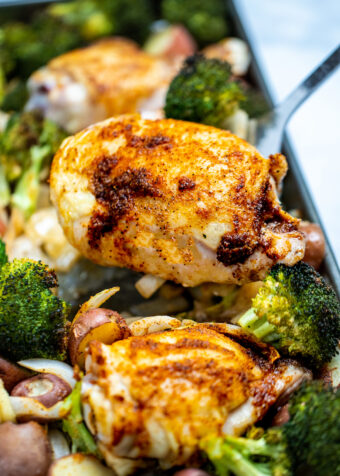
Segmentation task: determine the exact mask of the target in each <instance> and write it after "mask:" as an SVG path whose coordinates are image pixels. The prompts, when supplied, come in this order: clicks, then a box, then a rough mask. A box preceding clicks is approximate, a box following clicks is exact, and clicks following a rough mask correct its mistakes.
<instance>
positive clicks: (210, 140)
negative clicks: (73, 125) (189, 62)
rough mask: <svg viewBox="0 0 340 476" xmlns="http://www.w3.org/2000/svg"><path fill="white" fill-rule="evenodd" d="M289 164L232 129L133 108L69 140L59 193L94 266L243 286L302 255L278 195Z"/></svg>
mask: <svg viewBox="0 0 340 476" xmlns="http://www.w3.org/2000/svg"><path fill="white" fill-rule="evenodd" d="M286 167H287V166H286V161H285V159H284V157H283V156H281V155H276V156H273V157H271V158H269V159H265V158H264V157H262V156H261V155H260V154H259V153H258V152H257V151H256V149H255V148H254V147H252V146H250V145H249V144H247V143H246V142H245V141H243V140H241V139H239V138H238V137H236V136H234V135H232V134H230V133H229V132H227V131H222V130H219V129H215V128H213V127H209V126H205V125H199V124H193V123H189V122H182V121H175V120H171V119H162V120H156V121H152V120H146V119H141V118H140V117H139V116H138V115H127V116H121V117H117V118H112V119H109V120H107V121H105V122H102V123H99V124H96V125H93V126H91V127H89V128H88V129H86V130H84V131H82V132H81V133H79V134H77V135H75V136H73V137H70V138H68V139H66V141H64V143H63V144H62V147H61V148H60V150H59V151H58V153H57V154H56V156H55V158H54V160H53V164H52V170H51V178H50V180H51V197H52V201H53V203H54V204H55V205H56V206H57V208H58V210H59V216H60V220H61V224H62V226H63V228H64V231H65V233H66V236H67V238H68V239H69V241H70V242H71V244H72V245H73V246H75V247H76V248H78V249H79V251H80V252H81V253H82V254H83V255H85V256H86V257H87V258H89V259H91V260H93V261H94V262H96V263H99V264H102V265H106V266H121V267H128V268H132V269H134V270H137V271H141V272H144V273H149V274H154V275H156V276H159V277H161V278H164V279H169V280H173V281H176V282H178V283H181V284H183V285H184V286H195V285H198V284H200V283H203V282H216V283H239V284H241V283H244V282H247V281H251V280H259V279H262V278H263V276H264V274H265V273H266V271H267V270H268V269H269V268H270V267H271V266H272V265H273V264H274V263H276V262H282V263H286V264H288V265H293V264H294V263H296V262H297V261H299V260H300V259H302V258H303V255H304V240H303V236H302V234H301V233H300V232H298V231H297V225H298V220H297V219H295V218H293V217H291V216H290V215H288V214H287V213H286V212H284V211H283V210H282V209H281V207H280V204H279V201H278V199H277V195H276V187H277V185H278V184H279V183H280V181H281V179H282V176H283V175H284V173H285V172H286Z"/></svg>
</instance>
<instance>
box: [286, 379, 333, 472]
mask: <svg viewBox="0 0 340 476" xmlns="http://www.w3.org/2000/svg"><path fill="white" fill-rule="evenodd" d="M289 414H290V420H289V422H288V423H286V424H285V425H284V426H283V431H284V434H285V436H286V439H287V442H288V444H289V449H290V453H291V455H292V457H293V462H294V467H295V468H296V474H313V476H334V475H336V474H340V451H339V448H340V424H339V415H340V388H337V389H334V388H332V387H330V386H329V387H325V385H324V383H323V382H317V381H314V382H309V383H305V384H303V385H302V386H301V387H300V388H299V390H298V391H297V392H296V393H295V394H294V395H293V396H292V398H291V400H290V402H289ZM299 470H301V471H303V473H301V471H299Z"/></svg>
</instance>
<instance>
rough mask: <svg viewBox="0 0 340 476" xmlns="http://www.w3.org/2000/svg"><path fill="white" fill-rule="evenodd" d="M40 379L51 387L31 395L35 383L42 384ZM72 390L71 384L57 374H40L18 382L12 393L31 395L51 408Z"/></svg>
mask: <svg viewBox="0 0 340 476" xmlns="http://www.w3.org/2000/svg"><path fill="white" fill-rule="evenodd" d="M39 381H45V382H46V383H47V384H49V386H50V388H48V387H46V392H43V393H41V394H39V395H36V396H32V397H31V392H32V389H33V388H34V385H39V383H40V386H41V383H43V382H39ZM71 391H72V388H71V387H70V385H69V384H68V383H67V382H65V381H64V380H62V379H61V378H59V377H57V376H56V375H52V374H39V375H35V376H34V377H31V378H29V379H26V380H23V381H22V382H20V383H18V385H16V386H15V387H14V388H13V390H12V392H11V395H12V396H14V397H31V398H34V399H35V400H38V401H39V402H40V403H42V404H43V405H45V407H47V408H50V407H52V406H53V405H55V404H56V403H58V402H60V401H61V400H63V399H64V398H66V397H67V395H69V394H70V393H71Z"/></svg>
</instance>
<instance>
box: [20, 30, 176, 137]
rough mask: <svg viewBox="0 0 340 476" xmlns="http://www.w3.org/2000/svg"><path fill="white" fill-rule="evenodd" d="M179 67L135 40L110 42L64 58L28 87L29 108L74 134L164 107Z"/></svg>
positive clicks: (50, 64)
mask: <svg viewBox="0 0 340 476" xmlns="http://www.w3.org/2000/svg"><path fill="white" fill-rule="evenodd" d="M173 75H174V67H173V66H171V65H170V63H168V62H167V61H165V60H162V59H160V58H155V57H153V56H151V55H148V54H147V53H145V52H143V51H142V50H141V49H140V48H139V47H138V46H137V45H136V44H135V43H134V42H133V41H131V40H128V39H125V38H119V37H115V38H108V39H105V40H102V41H100V42H98V43H95V44H93V45H92V46H89V47H87V48H81V49H76V50H74V51H71V52H69V53H66V54H64V55H61V56H59V57H57V58H55V59H53V60H52V61H50V62H49V63H48V65H47V66H46V67H44V68H42V69H40V70H38V71H36V72H35V73H34V74H33V75H32V76H31V78H30V79H29V82H28V88H29V91H30V100H29V102H28V104H27V106H26V109H28V110H30V109H39V110H41V112H42V113H43V114H44V116H45V117H47V118H49V119H51V120H54V121H55V122H57V123H58V124H60V125H61V126H63V127H64V128H65V129H66V130H67V131H69V132H71V133H73V132H76V131H79V130H81V129H82V128H84V127H86V126H88V125H90V124H93V123H94V122H97V121H99V120H103V119H106V118H107V117H110V116H113V115H117V114H122V113H130V112H136V111H141V110H149V111H153V110H157V109H158V108H160V107H162V105H163V102H164V101H163V97H164V96H165V93H166V88H167V85H168V84H169V81H170V80H171V78H172V77H173Z"/></svg>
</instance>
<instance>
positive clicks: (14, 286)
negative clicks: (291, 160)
mask: <svg viewBox="0 0 340 476" xmlns="http://www.w3.org/2000/svg"><path fill="white" fill-rule="evenodd" d="M2 260H4V258H2ZM56 286H57V277H56V275H55V273H54V272H53V271H52V270H50V269H49V268H48V267H47V266H46V265H45V264H44V263H42V262H41V261H33V260H30V259H15V260H14V261H13V262H11V263H5V264H3V265H2V267H1V269H0V354H1V355H3V356H4V357H7V358H9V359H10V360H14V361H17V360H21V359H30V358H35V357H42V358H46V359H58V360H64V359H65V358H66V345H67V335H68V326H69V324H68V321H67V317H68V315H69V311H70V307H69V306H68V304H66V302H65V301H63V300H62V299H60V298H58V297H57V296H55V295H54V294H53V293H52V291H51V290H52V289H53V288H55V287H56Z"/></svg>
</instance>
